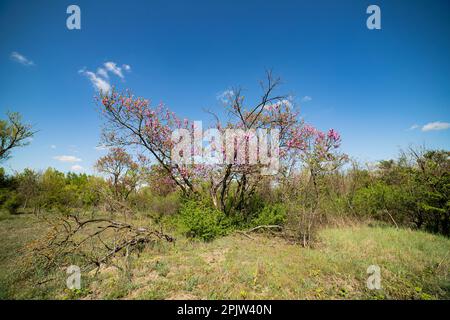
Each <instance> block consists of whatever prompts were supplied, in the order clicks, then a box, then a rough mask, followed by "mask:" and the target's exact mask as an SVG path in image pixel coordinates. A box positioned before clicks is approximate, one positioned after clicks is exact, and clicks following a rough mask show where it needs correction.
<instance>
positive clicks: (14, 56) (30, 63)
mask: <svg viewBox="0 0 450 320" xmlns="http://www.w3.org/2000/svg"><path fill="white" fill-rule="evenodd" d="M10 57H11V59H12V60H14V61H16V62H18V63H20V64H23V65H24V66H34V62H33V61H31V60H30V59H28V58H27V57H25V56H24V55H23V54H20V53H18V52H16V51H14V52H11V56H10Z"/></svg>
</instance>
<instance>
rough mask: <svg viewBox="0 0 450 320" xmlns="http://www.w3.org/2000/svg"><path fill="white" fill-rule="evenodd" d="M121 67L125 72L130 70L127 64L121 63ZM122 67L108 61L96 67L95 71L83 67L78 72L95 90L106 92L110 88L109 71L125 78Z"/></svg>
mask: <svg viewBox="0 0 450 320" xmlns="http://www.w3.org/2000/svg"><path fill="white" fill-rule="evenodd" d="M122 68H123V70H125V71H127V72H130V70H131V67H130V65H128V64H123V65H122ZM122 68H121V67H118V66H117V63H115V62H112V61H108V62H105V63H104V64H103V66H101V67H99V68H97V72H92V71H89V70H86V68H83V69H81V70H79V71H78V73H79V74H82V75H84V76H85V77H87V78H88V79H89V80H90V81H91V83H92V85H93V86H94V88H95V89H96V90H97V91H101V92H104V93H107V92H109V91H110V90H111V84H110V81H109V72H110V73H112V74H114V75H116V76H118V77H119V78H121V79H122V80H123V79H125V76H124V75H123V72H122Z"/></svg>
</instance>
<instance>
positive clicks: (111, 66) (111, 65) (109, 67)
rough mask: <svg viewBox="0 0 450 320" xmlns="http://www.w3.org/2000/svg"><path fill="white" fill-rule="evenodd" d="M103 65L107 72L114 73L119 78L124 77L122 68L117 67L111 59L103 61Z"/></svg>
mask: <svg viewBox="0 0 450 320" xmlns="http://www.w3.org/2000/svg"><path fill="white" fill-rule="evenodd" d="M104 66H105V68H106V70H108V71H109V72H112V73H114V74H115V75H116V76H118V77H119V78H121V79H123V78H124V76H123V73H122V68H120V67H118V66H117V64H116V63H115V62H112V61H108V62H105V64H104Z"/></svg>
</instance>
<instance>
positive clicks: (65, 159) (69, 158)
mask: <svg viewBox="0 0 450 320" xmlns="http://www.w3.org/2000/svg"><path fill="white" fill-rule="evenodd" d="M53 159H56V160H58V161H61V162H80V161H81V159H80V158H77V157H74V156H56V157H53Z"/></svg>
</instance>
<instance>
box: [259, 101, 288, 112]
mask: <svg viewBox="0 0 450 320" xmlns="http://www.w3.org/2000/svg"><path fill="white" fill-rule="evenodd" d="M283 106H285V107H287V108H292V102H291V101H290V100H289V99H283V100H280V101H277V102H275V103H272V104H268V105H266V106H265V107H264V108H265V109H266V110H273V109H274V108H280V107H283Z"/></svg>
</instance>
